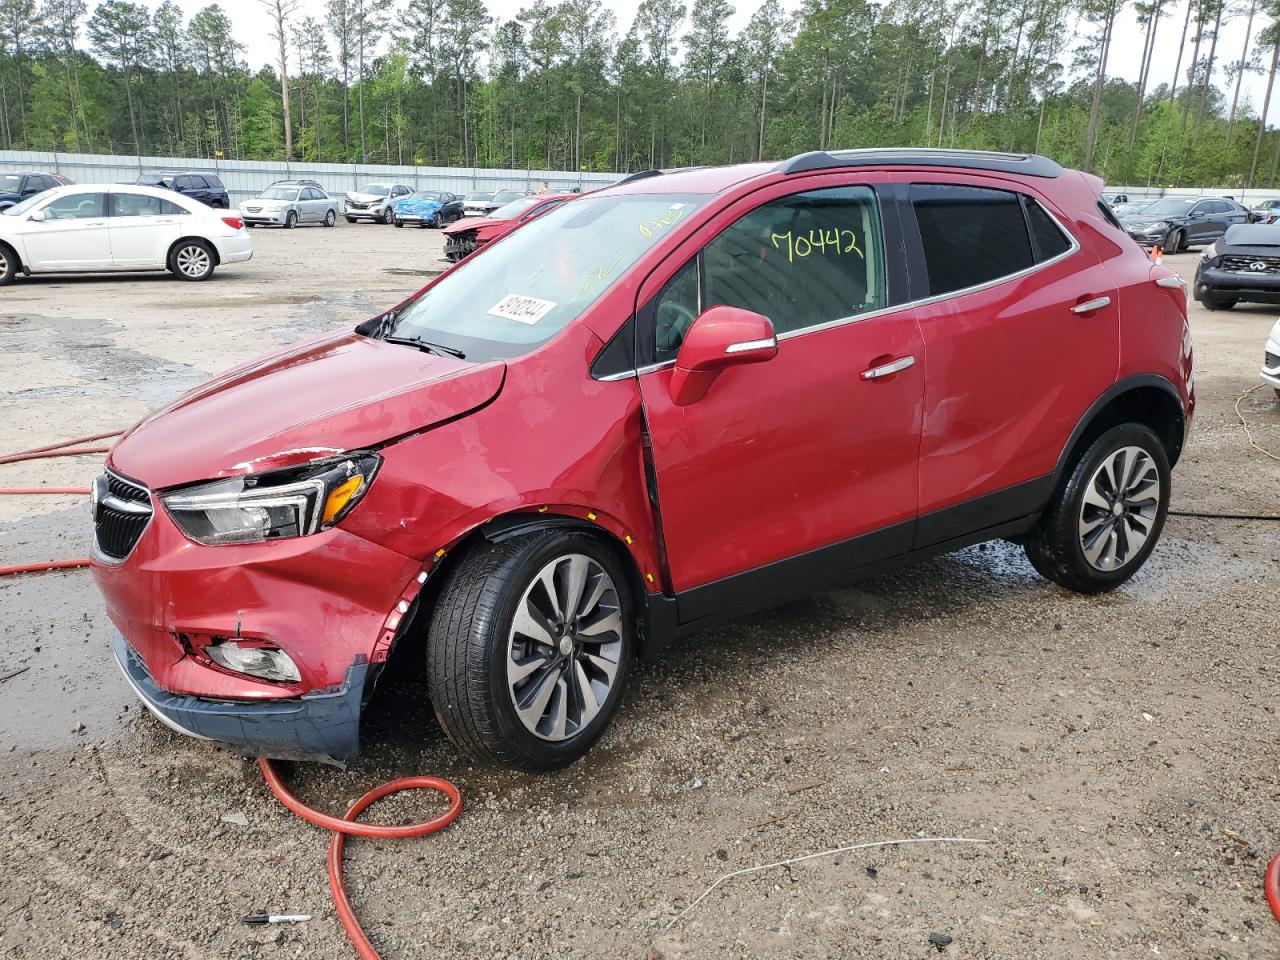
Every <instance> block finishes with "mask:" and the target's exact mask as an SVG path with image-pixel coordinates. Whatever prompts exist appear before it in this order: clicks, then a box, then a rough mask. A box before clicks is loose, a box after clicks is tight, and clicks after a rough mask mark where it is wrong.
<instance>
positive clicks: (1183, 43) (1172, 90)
mask: <svg viewBox="0 0 1280 960" xmlns="http://www.w3.org/2000/svg"><path fill="white" fill-rule="evenodd" d="M1195 5H1196V0H1187V16H1186V18H1185V19H1183V21H1182V39H1181V40H1179V41H1178V60H1177V62H1176V63H1175V64H1174V65H1173V83H1172V84H1171V85H1170V87H1169V100H1170V101H1172V102H1177V99H1178V81H1179V80H1180V79H1182V54H1183V51H1185V50H1186V49H1187V30H1189V29H1190V27H1191V9H1192V7H1194V6H1195Z"/></svg>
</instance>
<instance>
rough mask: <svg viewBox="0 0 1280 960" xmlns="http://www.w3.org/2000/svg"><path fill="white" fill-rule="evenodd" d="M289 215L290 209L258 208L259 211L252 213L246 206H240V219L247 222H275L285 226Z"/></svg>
mask: <svg viewBox="0 0 1280 960" xmlns="http://www.w3.org/2000/svg"><path fill="white" fill-rule="evenodd" d="M288 215H289V211H288V210H258V211H257V212H254V213H251V212H249V211H248V210H246V209H245V208H244V207H241V208H240V219H242V220H243V221H244V222H245V223H255V224H274V225H276V226H283V225H284V221H285V217H287V216H288Z"/></svg>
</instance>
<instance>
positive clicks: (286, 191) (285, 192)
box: [258, 187, 298, 200]
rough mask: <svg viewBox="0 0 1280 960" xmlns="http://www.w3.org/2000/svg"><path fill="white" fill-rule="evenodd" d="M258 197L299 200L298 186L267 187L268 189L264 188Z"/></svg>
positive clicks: (262, 198) (263, 198)
mask: <svg viewBox="0 0 1280 960" xmlns="http://www.w3.org/2000/svg"><path fill="white" fill-rule="evenodd" d="M258 198H259V199H261V200H297V199H298V188H297V187H267V189H265V190H263V191H262V192H261V193H260V194H258Z"/></svg>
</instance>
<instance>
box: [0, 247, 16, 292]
mask: <svg viewBox="0 0 1280 960" xmlns="http://www.w3.org/2000/svg"><path fill="white" fill-rule="evenodd" d="M17 275H18V255H17V254H16V253H14V252H13V250H12V249H11V248H10V247H8V246H6V245H5V244H3V243H0V287H3V286H6V285H8V284H10V283H13V278H14V277H15V276H17Z"/></svg>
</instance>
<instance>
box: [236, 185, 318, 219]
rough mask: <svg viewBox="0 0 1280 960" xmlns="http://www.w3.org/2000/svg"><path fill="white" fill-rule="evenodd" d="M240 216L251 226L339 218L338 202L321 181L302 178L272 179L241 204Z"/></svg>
mask: <svg viewBox="0 0 1280 960" xmlns="http://www.w3.org/2000/svg"><path fill="white" fill-rule="evenodd" d="M240 216H241V217H242V218H243V219H244V222H245V223H247V224H248V225H249V226H251V227H253V226H257V225H258V224H274V225H275V226H278V227H287V228H292V227H296V226H298V224H300V223H322V224H324V225H325V226H326V227H332V226H333V225H334V224H335V223H337V222H338V202H337V201H336V200H334V199H333V198H332V197H330V196H329V195H328V194H327V193H325V192H324V190H322V189H321V188H320V185H319V184H316V183H306V182H301V181H288V180H286V181H282V182H280V183H273V184H272V185H271V186H269V187H267V189H265V190H263V191H262V192H261V193H260V194H258V195H257V196H256V197H254V198H253V199H252V200H246V201H245V202H244V203H242V204H240Z"/></svg>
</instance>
